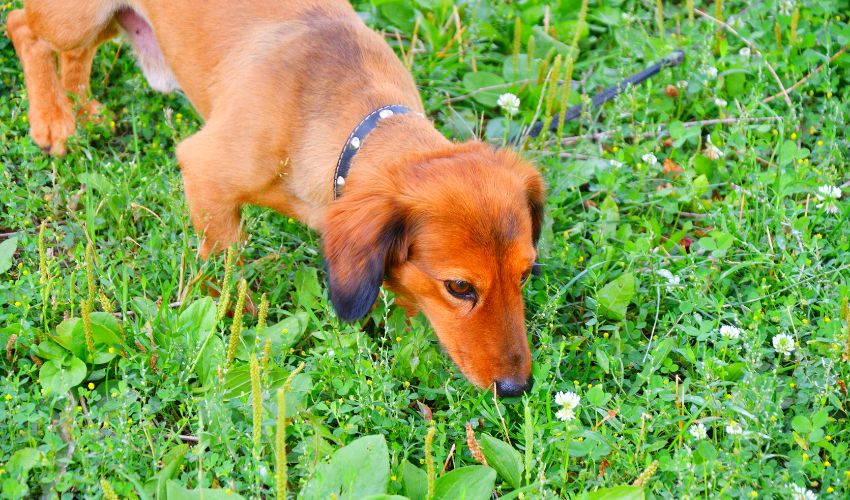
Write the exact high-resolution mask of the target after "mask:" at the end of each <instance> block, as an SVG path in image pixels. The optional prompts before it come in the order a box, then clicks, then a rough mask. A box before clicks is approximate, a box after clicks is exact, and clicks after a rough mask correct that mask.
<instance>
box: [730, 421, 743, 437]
mask: <svg viewBox="0 0 850 500" xmlns="http://www.w3.org/2000/svg"><path fill="white" fill-rule="evenodd" d="M743 433H744V428H743V427H741V424H739V423H738V422H735V421H734V420H732V421H731V422H729V425H727V426H726V434H729V435H730V436H740V435H741V434H743Z"/></svg>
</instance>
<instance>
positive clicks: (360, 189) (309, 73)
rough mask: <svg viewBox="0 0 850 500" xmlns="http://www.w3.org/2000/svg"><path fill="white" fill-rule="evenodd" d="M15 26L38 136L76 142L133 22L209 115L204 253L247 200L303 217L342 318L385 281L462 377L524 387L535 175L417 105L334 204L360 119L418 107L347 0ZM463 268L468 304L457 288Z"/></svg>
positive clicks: (143, 52)
mask: <svg viewBox="0 0 850 500" xmlns="http://www.w3.org/2000/svg"><path fill="white" fill-rule="evenodd" d="M7 31H8V34H9V36H10V38H11V39H12V41H13V43H14V45H15V49H16V51H17V53H18V56H19V58H20V60H21V62H22V64H23V68H24V76H25V80H26V85H27V90H28V94H29V99H30V109H29V119H30V124H31V130H30V133H31V136H32V138H33V140H34V141H35V142H36V144H38V145H39V146H40V147H42V148H43V149H45V150H46V151H48V152H50V153H51V154H55V155H62V154H64V153H65V143H66V140H67V138H68V137H70V136H71V135H72V134H73V133H74V128H75V119H76V118H77V116H75V112H74V109H73V106H74V105H75V104H76V105H77V114H78V115H80V116H79V117H80V118H84V117H85V116H91V115H97V113H98V111H99V109H100V105H99V104H98V103H97V102H96V101H93V100H90V99H89V96H88V80H89V72H90V69H91V63H92V58H93V57H94V53H95V50H96V49H97V46H98V45H99V44H100V43H102V42H103V41H105V40H108V39H109V38H111V37H113V36H114V35H115V34H116V33H117V32H119V31H123V32H125V34H126V36H127V38H128V39H129V40H130V42H131V43H132V45H133V46H134V48H135V50H136V55H137V58H138V60H139V64H140V66H141V67H142V69H143V71H144V73H145V76H146V78H147V79H148V81H149V82H150V83H151V86H152V87H154V88H155V89H157V90H162V91H170V90H174V89H175V88H177V87H178V86H179V88H181V89H182V90H183V91H184V92H185V93H186V96H187V97H188V98H189V100H190V101H191V102H192V104H193V105H194V107H195V109H197V111H198V113H200V115H201V116H202V117H203V118H204V120H205V124H204V126H203V128H202V129H201V130H200V131H199V132H198V133H196V134H194V135H193V136H191V137H189V138H188V139H186V140H184V141H183V142H182V143H180V145H179V146H178V147H177V160H178V162H179V164H180V168H181V170H182V174H183V179H184V184H185V191H186V198H187V201H188V206H189V212H190V214H191V218H192V223H193V224H194V226H195V228H196V229H197V230H198V231H199V232H200V233H201V234H203V240H202V243H201V248H200V252H201V254H202V255H203V256H204V257H206V256H207V255H208V254H209V253H210V252H212V251H218V250H221V249H223V248H225V247H227V246H228V245H230V244H232V243H234V242H236V241H237V240H238V239H239V237H240V215H239V207H240V206H241V205H243V204H255V205H262V206H266V207H270V208H273V209H275V210H277V211H279V212H282V213H284V214H288V215H291V216H293V217H296V218H298V219H299V220H301V221H302V222H304V223H306V224H308V225H309V226H310V227H312V228H314V229H316V230H317V231H319V232H320V234H321V235H322V237H323V242H324V243H323V245H324V253H325V258H326V261H327V266H328V274H329V283H330V296H331V299H332V301H333V303H334V306H335V307H336V309H337V311H338V313H339V314H340V316H341V317H342V318H344V319H349V320H351V319H356V318H359V317H362V316H364V315H365V314H367V313H368V311H369V310H370V308H371V306H372V303H373V302H374V300H375V298H376V296H377V294H378V291H379V287H380V285H381V283H382V281H384V280H386V283H387V286H388V288H390V289H391V290H393V291H394V292H396V294H397V295H398V301H399V303H401V304H402V305H404V306H405V307H406V309H407V310H408V311H409V312H411V313H413V312H415V311H422V312H423V313H424V314H425V316H426V317H427V318H428V320H429V321H430V322H431V324H432V325H433V327H434V330H435V331H436V333H437V335H438V337H439V339H440V341H441V343H442V345H443V346H444V348H445V349H446V351H448V353H449V355H450V356H451V358H452V359H453V360H454V361H455V362H456V364H457V365H458V366H459V367H460V369H461V371H462V372H463V373H464V374H465V375H466V376H467V378H469V380H471V381H472V382H473V383H475V384H476V385H478V386H480V387H488V386H490V385H491V384H493V383H496V386H497V388H499V390H500V392H502V393H505V394H516V393H519V392H522V390H524V389H526V388H527V387H528V385H527V381H528V380H529V379H530V372H531V354H530V351H529V347H528V339H527V336H526V330H525V322H524V311H523V301H522V295H521V283H522V282H523V281H524V278H525V277H526V276H527V273H528V271H529V269H530V268H531V266H532V264H533V263H534V260H535V257H536V248H535V245H536V241H537V238H538V236H539V234H540V224H541V218H542V210H543V199H544V185H543V182H542V180H541V177H540V175H539V174H538V173H537V171H536V170H535V169H534V168H532V167H531V166H530V165H529V164H527V163H525V162H524V161H523V160H521V159H520V158H519V157H518V156H517V155H516V154H515V153H513V152H511V151H509V150H498V149H495V148H493V147H491V146H488V145H485V144H482V143H480V142H469V143H465V144H455V143H452V142H450V141H448V140H446V139H445V138H444V137H443V136H442V135H441V134H440V133H439V132H437V130H435V128H434V127H433V125H432V124H431V123H430V122H429V121H428V120H427V119H426V118H424V117H422V116H421V115H419V114H418V113H408V114H404V115H398V114H397V115H395V116H392V117H390V118H387V119H385V120H383V121H382V122H381V124H380V125H379V126H378V127H377V128H376V129H375V130H374V131H373V132H372V133H371V134H370V135H369V136H368V137H367V138H366V140H365V142H364V145H363V147H362V149H361V151H360V152H358V154H357V156H356V157H355V159H354V161H353V164H352V167H351V172H350V175H349V177H348V179H347V182H346V185H345V189H344V192H343V195H342V196H341V198H340V199H338V200H336V201H334V200H333V194H332V185H333V172H334V167H335V164H336V161H337V157H338V155H339V152H340V149H341V148H342V145H343V143H344V142H345V140H346V138H347V136H348V134H349V133H350V132H351V130H352V129H353V127H354V126H355V125H356V124H357V123H358V122H359V120H361V119H362V118H363V117H364V116H365V115H367V114H368V113H370V112H371V111H372V110H374V109H376V108H378V107H380V106H382V105H386V104H401V105H405V106H407V107H409V108H410V109H412V110H414V111H416V112H422V111H423V107H422V103H421V101H420V98H419V94H418V91H417V88H416V86H415V84H414V82H413V79H412V78H411V76H410V74H409V73H408V72H407V71H406V69H405V68H404V66H403V65H402V63H401V62H400V61H399V60H398V58H397V57H396V56H395V54H394V53H393V51H392V50H391V49H390V48H389V46H387V44H386V43H385V42H384V40H383V39H382V38H381V37H380V36H379V35H377V34H376V33H374V32H372V31H371V30H369V29H368V28H367V27H366V26H365V25H364V24H363V22H362V21H361V20H360V18H359V17H358V16H357V14H356V13H355V12H354V10H353V9H352V8H351V6H350V5H349V4H348V3H347V2H346V1H344V0H325V1H320V0H252V1H242V0H204V1H201V0H179V1H177V0H74V1H67V0H26V1H25V5H24V8H23V9H21V10H16V11H13V12H11V13H10V14H9V16H8V20H7ZM56 54H58V61H59V65H58V68H57V64H56V60H57V59H56ZM69 94H72V97H73V99H71V98H69ZM457 279H460V280H465V281H467V282H469V283H471V284H473V285H474V287H475V289H476V291H477V297H476V298H475V300H464V299H458V298H455V297H454V296H452V295H451V294H450V293H449V292H448V290H447V287H446V284H445V281H446V280H457Z"/></svg>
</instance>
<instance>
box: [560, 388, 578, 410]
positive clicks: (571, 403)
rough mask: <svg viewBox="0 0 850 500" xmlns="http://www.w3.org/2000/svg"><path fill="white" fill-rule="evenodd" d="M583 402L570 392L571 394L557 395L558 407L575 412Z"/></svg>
mask: <svg viewBox="0 0 850 500" xmlns="http://www.w3.org/2000/svg"><path fill="white" fill-rule="evenodd" d="M580 401H581V396H579V395H578V394H576V393H574V392H572V391H570V392H559V393H557V394H555V404H556V405H558V406H563V407H564V408H567V409H570V410H575V409H576V407H578V404H579V402H580Z"/></svg>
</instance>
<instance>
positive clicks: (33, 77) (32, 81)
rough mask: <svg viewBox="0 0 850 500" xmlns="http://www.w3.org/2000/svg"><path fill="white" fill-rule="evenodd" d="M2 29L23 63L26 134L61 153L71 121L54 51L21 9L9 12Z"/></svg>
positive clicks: (72, 131) (54, 151)
mask: <svg viewBox="0 0 850 500" xmlns="http://www.w3.org/2000/svg"><path fill="white" fill-rule="evenodd" d="M6 31H7V32H8V34H9V38H10V39H11V40H12V44H13V45H14V46H15V52H17V54H18V58H20V60H21V64H22V65H23V67H24V81H25V82H26V85H27V94H28V97H29V102H30V107H29V121H30V136H32V139H33V141H35V143H36V144H38V146H39V147H41V148H42V149H44V150H45V151H47V152H48V153H50V154H53V155H64V154H65V141H66V140H67V139H68V137H70V136H71V135H72V134H73V133H74V127H75V124H74V113H73V112H72V111H71V102H70V100H69V99H68V96H66V95H65V91H64V89H63V88H62V86H61V85H60V84H59V76H58V74H57V71H56V55H55V53H54V51H53V49H52V48H51V46H50V44H49V43H47V42H46V41H44V40H42V39H40V38H38V37H37V36H36V35H35V33H34V32H33V30H31V29H30V26H29V24H28V23H27V16H26V12H25V11H24V10H23V9H18V10H14V11H12V12H10V13H9V16H8V17H7V18H6Z"/></svg>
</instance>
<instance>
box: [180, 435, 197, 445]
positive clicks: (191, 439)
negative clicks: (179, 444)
mask: <svg viewBox="0 0 850 500" xmlns="http://www.w3.org/2000/svg"><path fill="white" fill-rule="evenodd" d="M177 437H179V438H180V440H181V441H183V442H184V443H197V442H198V441H199V439H198V437H197V436H186V435H184V434H181V435H179V436H177Z"/></svg>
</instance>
